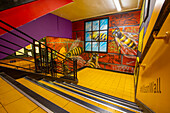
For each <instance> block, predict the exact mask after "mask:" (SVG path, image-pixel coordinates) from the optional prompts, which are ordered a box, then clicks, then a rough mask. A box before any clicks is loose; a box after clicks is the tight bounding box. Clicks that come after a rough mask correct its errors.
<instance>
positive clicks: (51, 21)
mask: <svg viewBox="0 0 170 113" xmlns="http://www.w3.org/2000/svg"><path fill="white" fill-rule="evenodd" d="M18 29H19V30H21V31H23V32H25V33H26V34H28V35H29V36H31V37H33V38H35V39H36V40H40V39H42V38H43V37H46V36H52V37H61V38H72V23H71V21H69V20H67V19H64V18H61V17H58V16H56V15H53V14H51V13H49V14H47V15H44V16H42V17H40V18H38V19H36V20H33V21H31V22H29V23H27V24H24V25H23V26H21V27H18ZM12 32H14V33H16V34H18V35H19V36H22V37H23V38H25V39H27V40H29V41H31V42H32V40H30V39H29V38H27V37H26V36H24V35H22V34H20V33H18V32H17V31H15V30H13V31H12ZM0 38H4V39H6V40H9V41H12V42H14V43H16V44H18V45H21V46H22V47H25V46H27V45H28V44H29V43H28V42H26V41H23V40H21V39H19V38H17V37H15V36H13V35H11V34H10V33H6V34H3V35H1V36H0ZM0 44H1V45H5V46H8V47H10V48H13V49H15V50H19V49H20V47H17V46H15V45H13V44H10V43H8V42H5V41H3V40H2V39H0ZM0 51H2V52H8V53H9V54H12V53H14V52H13V51H11V50H9V49H5V48H4V47H2V46H0ZM6 56H8V55H5V54H2V53H0V59H2V58H5V57H6Z"/></svg>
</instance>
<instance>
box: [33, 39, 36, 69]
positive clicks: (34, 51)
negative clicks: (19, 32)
mask: <svg viewBox="0 0 170 113" xmlns="http://www.w3.org/2000/svg"><path fill="white" fill-rule="evenodd" d="M33 53H34V62H35V72H37V59H36V49H35V40H33Z"/></svg>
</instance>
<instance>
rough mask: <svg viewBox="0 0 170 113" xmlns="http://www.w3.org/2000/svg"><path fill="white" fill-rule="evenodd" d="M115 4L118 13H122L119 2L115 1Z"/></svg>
mask: <svg viewBox="0 0 170 113" xmlns="http://www.w3.org/2000/svg"><path fill="white" fill-rule="evenodd" d="M114 3H115V6H116V9H117V11H121V10H122V8H121V6H120V2H119V0H114Z"/></svg>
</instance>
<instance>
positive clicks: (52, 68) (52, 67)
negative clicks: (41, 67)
mask: <svg viewBox="0 0 170 113" xmlns="http://www.w3.org/2000/svg"><path fill="white" fill-rule="evenodd" d="M53 62H54V61H53V50H52V49H51V75H52V76H54V75H53V74H54V73H53V70H54V65H53Z"/></svg>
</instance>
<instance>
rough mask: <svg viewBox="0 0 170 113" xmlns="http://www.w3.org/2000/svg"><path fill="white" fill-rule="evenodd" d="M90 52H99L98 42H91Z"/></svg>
mask: <svg viewBox="0 0 170 113" xmlns="http://www.w3.org/2000/svg"><path fill="white" fill-rule="evenodd" d="M92 51H97V52H98V51H99V42H92Z"/></svg>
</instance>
